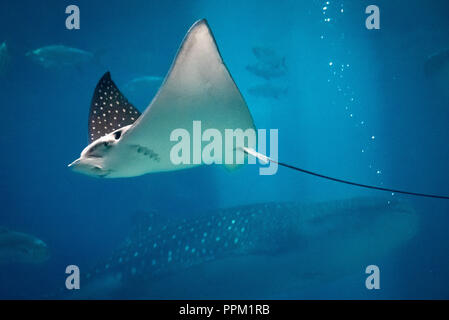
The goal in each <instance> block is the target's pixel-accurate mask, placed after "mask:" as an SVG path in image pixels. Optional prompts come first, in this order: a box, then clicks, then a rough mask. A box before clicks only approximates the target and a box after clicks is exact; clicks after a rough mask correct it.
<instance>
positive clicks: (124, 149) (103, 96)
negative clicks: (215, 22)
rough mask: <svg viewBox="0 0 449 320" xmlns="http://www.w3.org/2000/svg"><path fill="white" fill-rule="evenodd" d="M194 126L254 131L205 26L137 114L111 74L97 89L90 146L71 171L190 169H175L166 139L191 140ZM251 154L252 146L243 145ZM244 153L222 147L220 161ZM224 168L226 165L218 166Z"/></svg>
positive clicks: (111, 173) (122, 173) (116, 173)
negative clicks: (176, 134) (181, 135)
mask: <svg viewBox="0 0 449 320" xmlns="http://www.w3.org/2000/svg"><path fill="white" fill-rule="evenodd" d="M193 121H201V125H202V129H203V130H204V131H205V130H207V129H212V130H216V131H218V132H220V133H221V134H222V135H223V136H224V133H225V130H229V129H232V130H235V129H240V130H243V131H246V130H247V129H255V126H254V122H253V118H252V116H251V114H250V112H249V110H248V107H247V105H246V102H245V100H244V99H243V96H242V95H241V93H240V91H239V89H238V88H237V85H236V84H235V82H234V80H233V79H232V76H231V74H230V73H229V71H228V69H227V67H226V65H225V64H224V62H223V59H222V57H221V55H220V52H219V50H218V47H217V44H216V41H215V38H214V36H213V34H212V31H211V29H210V28H209V25H208V23H207V22H206V20H204V19H203V20H200V21H198V22H196V23H195V24H194V25H193V26H192V27H191V28H190V30H189V31H188V32H187V35H186V36H185V38H184V40H183V42H182V44H181V46H180V48H179V50H178V53H177V54H176V57H175V59H174V61H173V64H172V66H171V68H170V70H169V72H168V74H167V75H166V77H165V79H164V81H163V83H162V85H161V87H160V88H159V90H158V92H157V94H156V96H155V97H154V99H153V100H152V102H151V103H150V105H149V106H148V107H147V109H146V110H145V111H144V112H143V113H142V114H141V113H140V112H139V111H138V110H137V109H136V108H135V107H134V106H133V105H132V104H131V103H130V102H129V101H128V100H127V99H126V98H125V97H124V96H123V94H122V93H121V92H120V90H118V88H117V86H116V85H115V83H113V81H112V79H111V77H110V73H106V74H105V75H104V76H103V77H102V79H101V80H100V82H99V83H98V85H97V87H96V89H95V91H94V96H93V99H92V103H91V109H90V114H89V145H88V146H87V147H86V148H85V149H84V150H83V151H82V152H81V156H80V158H78V159H77V160H75V161H74V162H72V163H71V164H70V165H69V167H70V168H71V169H73V170H74V171H77V172H80V173H83V174H86V175H89V176H94V177H102V178H121V177H132V176H139V175H143V174H147V173H153V172H161V171H174V170H180V169H186V168H192V167H194V166H198V165H200V164H196V163H182V164H174V163H173V162H172V160H171V157H170V150H171V148H172V147H173V145H174V143H173V141H171V139H170V137H171V134H172V132H173V131H174V130H176V129H184V130H187V132H188V133H189V134H190V135H191V136H192V135H193V134H194V132H193V131H194V129H193V128H192V123H193ZM243 144H244V145H245V146H246V147H249V148H254V147H255V141H253V142H251V141H249V142H247V143H245V142H243ZM237 152H240V153H241V154H242V155H244V152H243V150H242V149H241V148H240V146H238V145H237V143H236V144H235V147H234V146H230V145H225V146H223V150H222V155H223V157H224V155H226V154H227V155H229V154H231V155H233V157H234V154H235V153H237ZM222 163H225V161H222Z"/></svg>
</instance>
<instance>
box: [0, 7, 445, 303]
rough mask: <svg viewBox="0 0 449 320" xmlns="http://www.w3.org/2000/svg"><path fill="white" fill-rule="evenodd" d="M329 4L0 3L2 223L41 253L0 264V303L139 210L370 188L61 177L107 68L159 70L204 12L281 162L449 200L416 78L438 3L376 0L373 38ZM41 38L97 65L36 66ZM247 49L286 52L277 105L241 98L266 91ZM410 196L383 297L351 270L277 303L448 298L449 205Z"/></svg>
mask: <svg viewBox="0 0 449 320" xmlns="http://www.w3.org/2000/svg"><path fill="white" fill-rule="evenodd" d="M329 2H330V3H329V4H328V5H327V4H326V1H261V0H257V1H252V0H248V1H174V0H171V1H137V0H134V1H118V0H111V1H107V2H106V1H39V2H37V1H23V0H21V1H8V2H6V1H3V2H2V3H1V4H0V42H1V41H6V42H7V44H8V47H9V49H10V55H11V62H10V65H9V66H8V70H7V71H6V73H5V74H4V75H2V77H1V78H0V84H1V85H0V103H1V107H0V108H1V109H0V110H1V117H0V127H1V134H0V146H1V150H2V151H1V152H2V154H1V157H0V192H1V209H0V210H1V211H0V225H4V226H8V227H9V228H11V229H15V230H21V231H24V232H28V233H31V234H33V235H36V236H38V237H39V238H41V239H43V240H44V241H45V242H46V243H47V244H48V246H49V247H50V248H51V259H50V260H49V262H48V263H46V264H44V265H42V266H23V265H14V266H2V267H0V298H38V297H40V296H41V295H42V294H43V293H45V292H51V291H52V290H54V288H55V287H60V286H61V285H63V283H64V279H65V274H64V270H65V267H66V266H67V265H68V264H77V265H79V266H80V268H81V269H83V268H87V267H88V266H90V265H91V264H92V262H93V261H96V260H98V259H101V258H105V257H107V256H108V254H109V253H110V252H111V250H113V249H114V248H115V247H116V246H117V245H118V244H119V243H120V242H121V241H122V240H123V238H124V237H125V236H126V234H127V232H129V229H130V228H131V224H132V215H133V214H134V213H135V212H137V211H139V210H148V209H157V210H160V211H161V212H164V214H167V215H171V216H188V215H189V213H190V212H200V211H204V210H207V209H214V208H217V207H226V206H231V205H240V204H245V203H253V202H259V201H269V200H270V201H271V200H273V201H285V200H299V201H309V200H320V201H321V200H328V199H337V198H342V197H348V196H353V195H354V196H355V195H370V194H377V193H375V192H371V191H366V190H360V189H355V188H352V187H348V186H344V185H339V184H335V183H332V182H328V181H320V180H318V179H316V178H313V177H308V176H304V175H302V174H299V173H297V172H294V171H290V170H288V169H284V168H279V172H278V173H277V174H276V175H275V176H269V177H261V176H259V175H258V168H257V167H255V166H247V167H245V168H242V169H240V170H238V171H237V172H234V173H230V172H228V171H226V170H224V169H222V168H219V167H202V168H197V169H193V170H188V171H180V172H172V173H161V174H153V175H146V176H142V177H137V178H130V179H119V180H101V179H92V178H90V177H86V176H82V175H78V174H75V173H73V172H71V171H70V170H68V169H67V164H68V163H70V162H71V161H73V160H74V159H75V158H77V157H78V155H79V152H80V151H81V150H82V148H84V146H85V145H86V141H87V114H88V108H89V103H90V99H91V96H92V93H93V89H94V87H95V85H96V83H97V81H98V80H99V78H100V77H101V76H102V74H103V73H104V72H105V71H107V70H109V71H111V74H112V77H113V79H114V80H115V82H116V83H117V85H118V86H119V88H121V87H123V86H124V85H125V83H127V82H128V81H129V80H131V79H133V78H135V77H138V76H143V75H157V76H165V74H166V72H167V70H168V68H169V66H170V64H171V62H172V59H173V57H174V55H175V53H176V50H177V48H178V46H179V44H180V42H181V40H182V38H183V36H184V35H185V32H186V31H187V30H188V28H189V27H190V26H191V25H192V23H193V22H194V21H196V20H198V19H200V18H207V19H208V21H209V24H210V26H211V28H212V30H213V32H214V34H215V37H216V39H217V42H218V45H219V47H220V50H221V53H222V55H223V58H224V60H225V62H226V64H227V66H228V68H229V69H230V71H231V73H232V75H233V78H234V79H235V81H236V83H237V85H238V86H239V88H240V90H241V91H242V93H243V95H244V97H245V99H246V101H247V103H248V105H249V108H250V110H251V112H252V114H253V116H254V118H255V122H256V126H257V127H258V128H278V129H279V157H280V159H282V160H283V161H284V162H287V163H291V164H296V165H298V166H300V167H303V168H307V169H310V170H315V171H320V172H322V173H325V174H329V175H333V176H337V177H342V178H346V179H350V180H356V181H359V182H363V183H367V184H374V185H382V186H393V187H397V188H401V189H407V190H412V191H417V192H430V193H440V194H449V185H448V183H447V181H448V180H449V164H448V163H449V161H448V160H449V148H448V144H447V141H448V138H449V126H448V120H449V108H448V107H449V105H448V104H447V101H444V99H443V98H441V97H440V96H439V95H438V92H436V91H435V90H434V88H433V87H432V86H431V85H430V84H429V81H428V79H426V77H425V75H424V71H423V69H424V63H425V61H426V58H427V56H429V55H430V54H432V53H434V52H437V51H439V50H441V49H444V48H448V47H449V32H448V30H449V19H447V12H449V11H448V9H449V5H448V3H447V1H431V2H428V1H407V2H405V1H387V0H377V1H376V3H375V4H377V5H378V6H379V7H380V8H381V29H380V30H372V31H369V30H367V29H366V28H365V18H366V14H365V13H364V11H365V7H366V6H367V5H369V4H372V3H371V2H370V1H359V0H357V1H329ZM69 4H77V5H78V6H79V7H80V9H81V29H80V30H77V31H69V30H67V29H66V28H65V24H64V22H65V17H66V15H65V13H64V12H65V7H66V6H67V5H69ZM325 6H326V7H328V9H327V10H326V11H327V12H326V13H325V14H323V7H325ZM342 9H343V12H341V10H342ZM325 17H330V18H331V21H325ZM52 44H64V45H67V46H71V47H76V48H80V49H84V50H87V51H90V52H93V53H95V54H98V56H99V61H100V62H99V63H90V64H85V65H83V66H81V67H80V68H73V69H70V68H68V69H62V70H46V69H44V68H42V67H41V66H39V65H37V64H36V63H33V62H32V61H31V60H30V59H28V58H27V57H25V52H27V51H29V50H32V49H36V48H39V47H42V46H45V45H52ZM254 46H267V47H271V48H274V49H275V50H276V51H277V52H279V53H280V54H282V55H284V56H285V58H286V64H287V66H288V74H287V75H286V76H285V77H284V78H281V79H279V80H277V81H278V83H280V85H282V86H286V87H288V92H287V94H286V95H284V96H282V97H280V98H279V99H269V98H263V97H257V96H253V95H251V94H249V93H248V89H249V88H250V87H252V86H254V85H256V84H259V83H263V82H264V80H263V79H260V78H257V77H255V76H254V75H252V74H251V73H249V72H248V71H247V70H246V69H245V67H246V65H248V64H251V63H254V62H255V60H254V59H255V58H254V56H253V55H252V53H251V48H252V47H254ZM331 62H332V64H331ZM448 79H449V78H448ZM154 93H155V92H151V93H149V94H148V101H147V102H150V100H151V98H152V95H153V94H154ZM130 100H131V101H132V98H131V97H130ZM137 107H138V108H139V109H140V110H144V108H145V107H146V103H145V104H143V103H142V102H141V104H140V105H137ZM362 122H363V123H362ZM373 137H374V138H373ZM362 150H363V152H362ZM396 196H397V195H396ZM412 201H413V203H414V204H415V206H416V207H417V208H418V210H419V213H420V216H421V218H422V220H421V229H420V233H419V234H418V236H417V237H416V238H415V239H413V240H412V241H411V242H409V243H408V245H407V246H406V247H404V248H403V249H402V250H398V251H395V253H394V254H393V255H390V256H389V257H387V258H385V261H383V262H382V264H381V266H394V268H391V267H390V268H385V270H384V269H382V270H384V271H383V273H382V283H383V284H384V285H383V288H382V290H380V291H377V292H373V291H368V290H366V289H365V288H364V286H363V283H361V282H360V279H361V278H364V276H365V275H364V274H363V270H361V273H360V274H356V275H350V276H346V277H344V278H342V279H338V280H336V281H334V282H332V283H324V284H322V285H320V286H318V287H316V288H314V289H312V290H308V291H306V292H292V293H286V295H285V297H286V298H362V299H365V298H368V299H371V298H374V299H377V298H449V289H448V285H447V284H448V283H449V272H448V271H447V270H448V267H449V259H448V256H447V252H448V249H449V236H448V233H447V226H448V223H449V219H448V214H449V210H448V209H449V202H448V201H438V200H432V199H413V200H412ZM342 288H344V289H343V290H342ZM124 298H126V297H124ZM212 298H213V297H212Z"/></svg>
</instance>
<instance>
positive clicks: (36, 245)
mask: <svg viewBox="0 0 449 320" xmlns="http://www.w3.org/2000/svg"><path fill="white" fill-rule="evenodd" d="M49 256H50V255H49V250H48V247H47V245H46V244H45V242H43V241H42V240H40V239H38V238H36V237H34V236H32V235H29V234H26V233H21V232H17V231H12V230H9V229H7V228H5V227H0V264H4V263H32V264H39V263H42V262H45V261H47V260H48V258H49Z"/></svg>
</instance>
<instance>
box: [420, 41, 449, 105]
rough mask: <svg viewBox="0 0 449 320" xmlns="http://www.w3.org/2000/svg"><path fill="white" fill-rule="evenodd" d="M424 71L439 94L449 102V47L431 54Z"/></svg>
mask: <svg viewBox="0 0 449 320" xmlns="http://www.w3.org/2000/svg"><path fill="white" fill-rule="evenodd" d="M424 72H425V74H426V76H427V78H428V79H429V81H431V83H432V86H433V88H434V91H435V92H436V93H437V94H438V96H440V97H441V98H443V99H444V101H446V102H449V49H444V50H441V51H439V52H437V53H435V54H433V55H431V56H430V57H429V58H428V59H427V60H426V63H425V65H424Z"/></svg>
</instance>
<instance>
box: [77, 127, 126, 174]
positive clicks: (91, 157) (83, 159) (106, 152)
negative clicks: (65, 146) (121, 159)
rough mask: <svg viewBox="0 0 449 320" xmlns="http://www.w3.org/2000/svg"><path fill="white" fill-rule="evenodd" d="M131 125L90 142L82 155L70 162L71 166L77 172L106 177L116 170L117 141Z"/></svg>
mask: <svg viewBox="0 0 449 320" xmlns="http://www.w3.org/2000/svg"><path fill="white" fill-rule="evenodd" d="M130 127H131V125H128V126H126V127H123V128H121V129H117V130H115V131H113V132H111V133H109V134H107V135H105V136H103V137H101V138H99V139H97V140H95V141H94V142H92V143H91V144H89V145H88V146H87V147H86V148H84V150H83V151H82V152H81V156H80V157H79V158H78V159H76V160H75V161H73V162H72V163H71V164H69V168H70V169H72V170H73V171H75V172H78V173H82V174H85V175H88V176H92V177H98V178H105V177H107V176H108V175H109V174H111V173H112V172H113V171H116V169H117V168H114V161H113V159H114V158H115V157H114V155H115V154H117V143H118V142H119V141H120V139H121V138H122V137H123V134H124V133H125V132H126V131H127V130H128V129H129V128H130ZM111 160H112V161H111Z"/></svg>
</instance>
